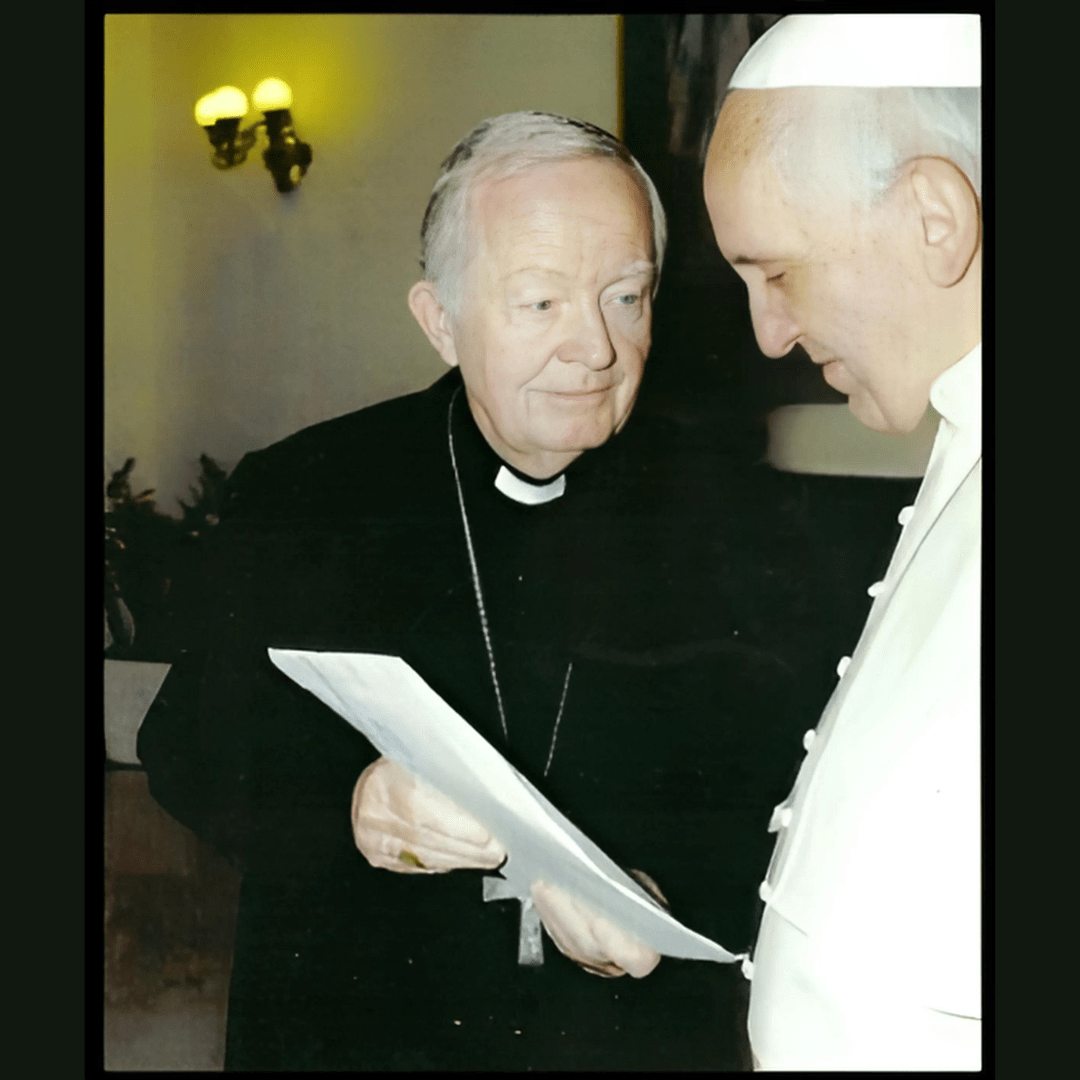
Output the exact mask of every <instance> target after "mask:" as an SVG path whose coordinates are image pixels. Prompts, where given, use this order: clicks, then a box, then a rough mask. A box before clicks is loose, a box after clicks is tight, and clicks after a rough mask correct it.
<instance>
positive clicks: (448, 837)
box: [352, 757, 506, 874]
mask: <svg viewBox="0 0 1080 1080" xmlns="http://www.w3.org/2000/svg"><path fill="white" fill-rule="evenodd" d="M352 824H353V837H354V838H355V840H356V846H357V847H358V848H359V849H360V852H361V854H362V855H363V856H364V858H365V859H367V861H368V862H369V863H371V865H372V866H375V867H378V868H379V869H382V870H394V871H396V872H397V873H399V874H442V873H446V871H448V870H469V869H476V870H493V869H495V867H497V866H499V865H501V864H502V863H503V862H504V861H505V859H506V849H505V848H504V847H503V846H502V844H500V843H499V841H498V840H496V839H495V838H494V837H493V836H492V835H491V833H490V832H488V830H487V829H485V828H484V826H483V825H481V824H480V822H479V821H477V820H476V818H474V817H473V816H472V815H471V814H467V813H466V812H465V811H464V810H462V809H461V807H460V806H458V805H457V804H456V803H455V802H453V801H452V800H450V799H448V798H447V797H446V796H445V795H443V794H442V792H440V791H436V790H435V788H433V787H431V786H430V785H428V784H425V783H424V782H423V781H422V780H419V779H417V778H416V777H415V776H413V774H412V773H410V772H409V771H408V770H407V769H404V768H402V766H400V765H398V764H397V763H396V762H394V761H391V760H390V758H388V757H380V758H379V759H378V760H377V761H375V762H373V763H372V764H371V765H369V766H368V767H367V768H366V769H365V770H364V771H363V772H362V773H361V774H360V779H359V780H358V781H357V783H356V789H355V790H354V792H353V804H352Z"/></svg>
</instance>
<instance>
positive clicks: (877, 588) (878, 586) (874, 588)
mask: <svg viewBox="0 0 1080 1080" xmlns="http://www.w3.org/2000/svg"><path fill="white" fill-rule="evenodd" d="M884 588H885V582H884V581H875V582H874V584H873V585H871V586H870V588H869V589H867V590H866V595H867V596H877V595H878V593H880V592H881V591H882V590H883V589H884Z"/></svg>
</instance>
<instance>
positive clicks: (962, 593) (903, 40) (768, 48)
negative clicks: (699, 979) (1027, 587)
mask: <svg viewBox="0 0 1080 1080" xmlns="http://www.w3.org/2000/svg"><path fill="white" fill-rule="evenodd" d="M980 85H981V79H980V33H979V20H978V17H977V16H968V15H937V16H934V15H922V16H913V15H881V16H878V15H799V16H788V17H786V18H784V19H782V20H781V21H780V22H779V23H777V24H776V25H775V26H774V27H773V28H771V29H770V30H769V32H768V33H766V34H765V35H764V36H763V37H762V38H761V39H760V40H759V41H758V42H757V43H756V44H755V45H754V47H753V48H751V49H750V51H749V52H748V53H747V55H746V57H745V58H744V59H743V61H742V63H741V64H740V66H739V67H738V69H737V70H736V71H735V73H734V75H733V76H732V79H731V83H730V93H729V94H728V96H727V98H726V99H725V102H724V105H723V108H722V109H721V112H720V115H719V118H718V121H717V125H716V129H715V132H714V134H713V139H712V142H711V145H710V148H709V154H708V159H707V163H706V169H705V178H704V187H705V198H706V202H707V204H708V209H709V215H710V219H711V221H712V225H713V229H714V233H715V235H716V239H717V242H718V244H719V246H720V250H721V252H722V253H723V255H724V257H725V258H726V259H727V261H728V262H729V263H730V264H731V265H732V266H733V267H734V268H735V270H736V271H737V272H738V273H739V275H740V276H741V277H742V278H743V280H744V281H745V283H746V286H747V291H748V293H749V301H750V311H751V315H752V319H753V323H754V329H755V333H756V336H757V339H758V343H759V345H760V347H761V350H762V351H763V352H764V353H765V354H766V355H768V356H782V355H784V354H786V353H788V352H789V351H790V350H791V349H792V348H794V347H795V346H796V345H801V346H802V347H803V349H805V351H806V352H807V354H808V355H809V356H810V359H811V360H813V362H814V363H815V364H818V365H820V366H821V369H822V375H823V377H824V378H825V381H826V382H828V383H829V385H830V386H833V387H835V388H836V389H837V390H839V391H841V392H842V393H844V394H847V395H848V403H849V407H850V409H851V411H852V413H853V414H854V415H855V416H856V417H857V418H858V419H859V420H860V421H862V423H864V424H865V425H866V426H867V427H870V428H873V429H874V430H877V431H881V432H890V433H904V432H909V431H911V430H912V429H913V428H914V427H915V426H916V424H917V423H918V422H919V420H920V418H921V417H922V416H923V414H924V413H925V411H926V409H927V405H928V404H933V406H934V408H935V409H936V410H937V412H938V413H940V415H941V424H940V428H939V430H938V434H937V438H936V441H935V443H934V447H933V451H932V454H931V458H930V462H929V466H928V469H927V472H926V476H925V478H924V480H923V483H922V486H921V488H920V490H919V494H918V497H917V498H916V500H915V504H914V506H910V507H906V508H904V509H903V510H902V511H901V513H900V523H901V524H902V525H903V532H902V534H901V537H900V540H899V543H898V544H897V547H896V550H895V553H894V554H893V557H892V561H891V563H890V565H889V568H888V571H887V573H886V575H885V577H884V579H883V580H882V581H879V582H876V583H874V584H873V585H870V587H869V593H870V595H871V596H873V597H874V598H875V599H874V603H873V607H872V608H871V611H870V614H869V617H868V619H867V623H866V626H865V628H864V630H863V633H862V636H861V638H860V640H859V643H858V646H857V647H856V649H855V651H854V654H853V655H852V656H851V657H844V658H843V659H842V660H841V662H840V665H839V667H838V669H837V673H838V675H839V680H840V681H839V683H838V685H837V686H836V689H835V691H834V693H833V695H832V697H831V699H830V701H829V704H828V705H827V707H826V709H825V711H824V714H823V715H822V717H821V720H820V722H819V724H818V725H817V727H816V728H815V729H813V730H810V731H808V732H807V733H806V737H805V741H804V745H805V747H806V750H807V754H806V758H805V760H804V762H803V764H802V767H801V769H800V771H799V775H798V778H797V780H796V783H795V786H794V789H793V790H792V792H791V794H790V796H789V797H788V798H787V799H786V800H785V801H784V802H783V803H781V804H780V805H779V806H777V808H776V811H775V813H774V815H773V820H772V824H771V826H770V828H771V829H772V830H773V831H775V832H777V834H778V836H777V841H776V847H775V851H774V854H773V858H772V862H771V864H770V867H769V870H768V874H767V875H766V878H765V881H764V882H763V883H762V885H761V889H760V895H761V897H762V899H763V900H764V913H763V917H762V921H761V926H760V930H759V933H758V937H757V941H756V944H755V946H754V949H753V952H752V957H751V959H750V960H748V961H747V962H746V964H745V965H744V973H745V974H746V977H747V978H748V979H750V980H751V1004H750V1014H749V1029H750V1040H751V1047H752V1050H753V1054H754V1057H755V1060H756V1065H757V1067H759V1068H762V1069H871V1070H873V1069H878V1070H906V1069H914V1070H929V1069H934V1070H937V1069H947V1070H968V1069H978V1068H979V1067H980V1063H981V1028H982V1025H981V1020H980V1018H981V1015H982V1012H981V992H980V991H981V977H980V971H981V967H980V953H981V949H980V927H981V920H980V907H981V884H980V767H979V761H980V739H979V701H980V687H979V641H980V618H979V611H980V557H981V541H980V537H981V477H982V467H981V461H982V449H981V384H982V370H981V364H982V360H981V341H982V335H981V314H982V313H981V293H982V279H981V257H982V244H981V239H982V227H983V225H982V216H981V203H980V191H981V178H980V113H979V87H980Z"/></svg>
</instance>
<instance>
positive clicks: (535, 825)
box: [269, 649, 741, 964]
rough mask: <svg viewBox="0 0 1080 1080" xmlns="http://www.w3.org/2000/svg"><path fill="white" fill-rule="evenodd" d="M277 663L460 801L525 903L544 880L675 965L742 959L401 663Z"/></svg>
mask: <svg viewBox="0 0 1080 1080" xmlns="http://www.w3.org/2000/svg"><path fill="white" fill-rule="evenodd" d="M269 653H270V659H271V660H272V661H273V662H274V664H275V665H276V666H277V667H279V668H280V669H281V670H282V671H283V672H284V673H285V674H286V675H288V676H289V678H291V679H292V680H293V681H295V682H296V683H298V684H299V685H300V686H302V687H303V688H304V689H305V690H308V691H310V692H311V693H312V694H314V695H315V696H316V697H317V698H319V699H320V700H321V701H322V702H323V703H324V704H326V705H328V706H329V707H330V708H331V709H333V710H334V711H335V712H336V713H338V714H339V715H340V716H342V717H344V719H345V720H347V721H348V722H349V723H350V724H352V726H353V727H355V728H356V729H357V730H358V731H359V732H361V733H362V734H363V735H365V736H366V737H367V738H368V739H369V740H370V741H371V743H372V744H373V745H374V746H375V748H376V749H377V750H378V751H379V752H380V753H381V754H383V755H384V756H386V757H388V758H391V759H392V760H394V761H396V762H397V763H398V764H399V765H401V766H402V767H403V768H405V769H407V770H408V771H409V772H411V773H412V774H413V775H414V776H416V777H418V778H419V779H421V780H423V781H424V782H425V783H427V784H429V785H431V787H433V788H436V789H437V790H438V791H441V792H442V793H443V794H444V795H446V796H447V798H450V799H453V801H454V802H456V803H457V804H458V805H459V806H460V807H461V808H462V809H463V810H466V811H468V812H469V813H470V814H472V815H473V817H475V818H476V819H477V821H479V822H481V823H482V824H483V825H484V826H485V828H487V829H488V830H489V831H490V832H491V834H492V835H493V836H495V837H496V838H497V839H498V840H499V842H500V843H501V844H502V845H503V847H504V848H506V850H507V852H508V853H509V857H508V859H507V861H506V862H505V863H504V865H503V866H502V868H501V873H502V875H503V877H504V878H506V881H507V888H508V890H509V892H511V893H512V894H513V895H516V896H518V897H520V898H522V899H523V900H524V899H525V898H526V897H528V895H529V889H530V887H531V886H532V884H533V882H534V881H537V880H541V879H542V880H544V881H547V882H550V883H551V884H553V885H557V886H559V887H561V888H563V889H566V890H567V891H568V892H571V893H573V894H575V895H576V896H578V897H580V898H581V899H582V900H584V901H585V903H587V904H589V905H590V906H592V907H593V908H594V909H595V910H597V911H599V912H600V913H601V914H602V915H605V916H607V918H609V919H610V920H611V921H612V922H614V923H616V924H618V925H619V926H621V927H623V928H624V929H626V930H628V931H630V932H631V933H633V934H635V935H637V937H639V938H640V939H641V940H642V941H644V942H645V943H646V944H647V945H650V946H651V947H652V948H653V949H655V950H656V951H657V952H658V953H661V954H662V955H665V956H675V957H681V958H684V959H689V960H715V961H717V962H718V963H722V964H730V963H732V962H734V961H735V960H738V959H741V956H736V955H733V954H732V953H729V952H728V951H727V950H726V949H724V948H722V947H721V946H719V945H717V944H716V942H715V941H710V940H709V939H708V938H707V937H704V936H703V935H701V934H698V933H696V932H695V931H693V930H691V929H689V928H688V927H686V926H683V924H682V923H680V922H679V921H678V920H677V919H674V918H672V917H671V915H669V914H668V913H667V912H666V911H665V910H664V909H663V908H662V907H661V906H660V905H659V904H658V903H657V902H656V901H655V900H653V898H652V897H651V896H649V894H648V893H647V892H646V891H645V890H644V889H643V888H642V887H641V886H640V885H639V884H638V883H637V882H636V881H635V880H634V879H633V878H632V877H630V876H629V875H628V874H626V873H625V872H624V871H623V870H621V869H620V868H619V867H618V866H617V865H616V864H615V863H614V862H613V861H612V860H611V859H609V858H608V857H607V856H606V855H605V854H604V853H603V852H602V851H601V850H600V849H599V848H598V847H597V846H596V844H594V843H593V842H592V841H591V840H590V839H589V838H588V837H587V836H585V834H584V833H582V832H581V831H580V830H579V829H578V828H576V827H575V826H574V825H573V824H572V823H571V822H570V821H569V820H568V819H567V818H566V817H564V816H563V815H562V814H561V813H560V812H559V811H558V810H557V809H556V808H555V807H554V806H553V805H552V804H551V803H550V802H549V801H548V800H547V799H546V798H545V797H544V796H543V795H542V794H541V793H540V792H539V791H537V789H536V788H535V787H533V785H532V784H531V783H530V782H529V781H528V780H527V779H526V778H525V777H524V776H522V775H521V773H519V772H518V771H517V770H516V769H515V768H514V767H513V766H512V765H511V764H510V763H509V762H508V761H507V760H506V759H505V758H504V757H503V756H502V754H500V753H499V752H498V751H497V750H496V749H495V747H493V746H492V745H491V744H490V743H489V742H488V741H487V740H486V739H485V738H484V737H483V736H482V735H480V734H479V732H477V731H476V730H475V729H474V728H472V727H470V725H469V724H468V723H466V721H465V720H464V719H462V717H461V716H460V715H459V714H458V713H456V712H455V711H454V710H453V709H452V708H451V707H450V706H449V705H448V704H447V703H446V702H445V701H443V699H442V698H441V697H440V696H439V695H438V694H436V693H435V691H434V690H432V689H431V687H430V686H428V684H427V683H426V682H424V680H423V679H422V678H420V676H419V675H418V674H417V673H416V672H415V671H414V670H413V669H412V668H411V667H410V666H409V665H408V664H407V663H406V662H405V661H404V660H402V659H401V658H400V657H397V656H382V655H379V654H375V653H335V652H309V651H302V650H292V649H270V650H269Z"/></svg>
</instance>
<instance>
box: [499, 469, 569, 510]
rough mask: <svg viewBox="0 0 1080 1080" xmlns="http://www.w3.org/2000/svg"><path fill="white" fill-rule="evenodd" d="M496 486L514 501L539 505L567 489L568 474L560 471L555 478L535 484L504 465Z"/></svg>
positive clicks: (555, 497) (500, 470)
mask: <svg viewBox="0 0 1080 1080" xmlns="http://www.w3.org/2000/svg"><path fill="white" fill-rule="evenodd" d="M495 486H496V487H497V488H498V489H499V490H500V491H501V492H502V493H503V494H504V495H505V496H506V497H507V498H508V499H513V500H514V502H518V503H524V504H525V505H526V506H539V505H540V504H541V503H547V502H551V501H552V500H553V499H557V498H558V497H559V496H560V495H561V494H562V493H563V492H564V491H565V490H566V475H565V474H564V473H559V475H558V476H556V477H555V479H554V480H549V481H547V483H543V484H534V483H531V482H530V481H528V480H522V479H521V477H520V476H516V475H515V474H514V473H512V472H511V471H510V470H509V469H508V468H507V467H506V466H505V465H503V466H502V467H501V468H500V469H499V475H498V476H496V477H495Z"/></svg>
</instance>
